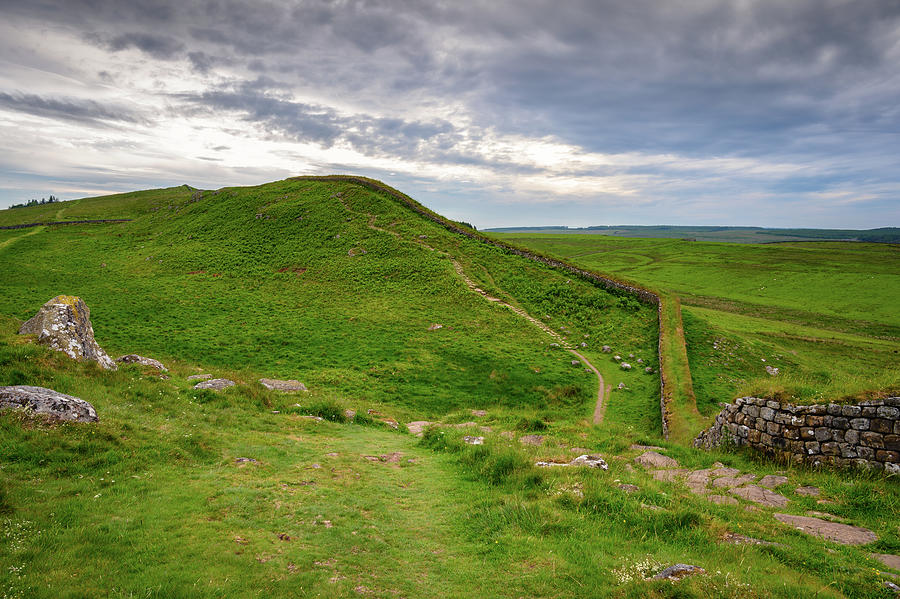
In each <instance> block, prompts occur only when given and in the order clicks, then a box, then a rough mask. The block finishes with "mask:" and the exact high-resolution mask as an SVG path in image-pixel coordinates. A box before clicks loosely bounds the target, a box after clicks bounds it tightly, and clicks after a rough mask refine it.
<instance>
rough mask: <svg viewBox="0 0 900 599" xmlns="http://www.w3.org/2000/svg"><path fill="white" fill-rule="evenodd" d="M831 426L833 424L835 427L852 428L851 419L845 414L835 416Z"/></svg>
mask: <svg viewBox="0 0 900 599" xmlns="http://www.w3.org/2000/svg"><path fill="white" fill-rule="evenodd" d="M831 426H833V427H834V428H840V429H844V430H847V429H848V428H850V419H849V418H844V417H843V416H835V417H834V418H832V420H831Z"/></svg>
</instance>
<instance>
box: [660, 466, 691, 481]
mask: <svg viewBox="0 0 900 599" xmlns="http://www.w3.org/2000/svg"><path fill="white" fill-rule="evenodd" d="M688 472H690V470H685V469H684V468H679V469H678V470H654V471H653V478H655V479H656V480H661V481H664V482H668V483H670V482H673V481H675V480H676V479H678V478H680V477H682V476H686V475H687V473H688Z"/></svg>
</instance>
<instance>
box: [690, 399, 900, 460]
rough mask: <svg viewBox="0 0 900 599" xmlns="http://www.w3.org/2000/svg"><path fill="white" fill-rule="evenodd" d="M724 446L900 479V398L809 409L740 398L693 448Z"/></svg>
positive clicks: (718, 418) (721, 414)
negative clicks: (879, 472)
mask: <svg viewBox="0 0 900 599" xmlns="http://www.w3.org/2000/svg"><path fill="white" fill-rule="evenodd" d="M723 442H725V443H734V444H735V445H748V446H750V447H753V448H755V449H758V450H760V451H763V452H765V453H768V454H771V455H775V456H777V457H780V458H783V459H786V460H790V461H792V462H794V463H804V462H805V463H808V464H811V465H814V466H820V465H830V466H837V467H844V466H863V467H867V468H875V469H878V470H884V471H885V472H888V473H891V474H900V397H889V398H887V399H879V400H872V401H863V402H860V403H859V404H855V405H838V404H828V405H822V404H819V405H811V406H796V405H793V404H788V403H780V402H777V401H772V400H766V399H760V398H757V397H741V398H739V399H737V400H735V402H734V403H732V404H726V405H725V408H724V409H723V410H722V412H721V413H720V414H719V415H718V416H716V420H715V423H714V424H713V426H712V427H710V428H709V429H708V430H706V431H704V432H702V433H701V434H700V435H699V436H698V437H697V438H696V439H695V440H694V445H695V446H696V447H704V448H707V449H709V448H712V447H717V446H719V445H721V444H722V443H723Z"/></svg>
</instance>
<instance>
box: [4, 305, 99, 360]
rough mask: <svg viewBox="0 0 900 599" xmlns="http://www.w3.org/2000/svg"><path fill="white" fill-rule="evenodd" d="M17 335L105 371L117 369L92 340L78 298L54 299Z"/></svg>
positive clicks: (85, 312) (87, 318)
mask: <svg viewBox="0 0 900 599" xmlns="http://www.w3.org/2000/svg"><path fill="white" fill-rule="evenodd" d="M19 334H20V335H36V336H37V341H38V343H40V344H41V345H47V346H49V347H50V348H51V349H55V350H56V351H61V352H63V353H65V354H66V355H67V356H69V357H70V358H72V359H73V360H83V361H90V362H97V363H98V364H99V365H100V366H102V367H103V368H106V369H107V370H116V368H117V366H116V363H115V362H113V361H112V358H110V357H109V356H108V355H106V352H105V351H103V350H102V349H101V348H100V346H99V345H97V341H96V340H94V327H93V326H91V311H90V310H88V307H87V306H86V305H85V303H84V301H82V299H81V298H80V297H75V296H73V295H58V296H56V297H54V298H53V299H51V300H50V301H48V302H47V303H46V304H44V305H43V306H41V309H40V310H38V313H37V314H35V315H34V316H32V317H31V318H30V319H29V320H28V321H26V322H25V323H24V324H23V325H22V326H21V327H20V328H19Z"/></svg>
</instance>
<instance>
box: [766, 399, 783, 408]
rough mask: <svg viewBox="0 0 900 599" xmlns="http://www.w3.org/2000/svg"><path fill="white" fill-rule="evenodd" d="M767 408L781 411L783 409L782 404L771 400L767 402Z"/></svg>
mask: <svg viewBox="0 0 900 599" xmlns="http://www.w3.org/2000/svg"><path fill="white" fill-rule="evenodd" d="M766 407H767V408H771V409H772V410H780V409H781V404H780V403H778V402H777V401H772V400H769V401H767V402H766Z"/></svg>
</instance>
